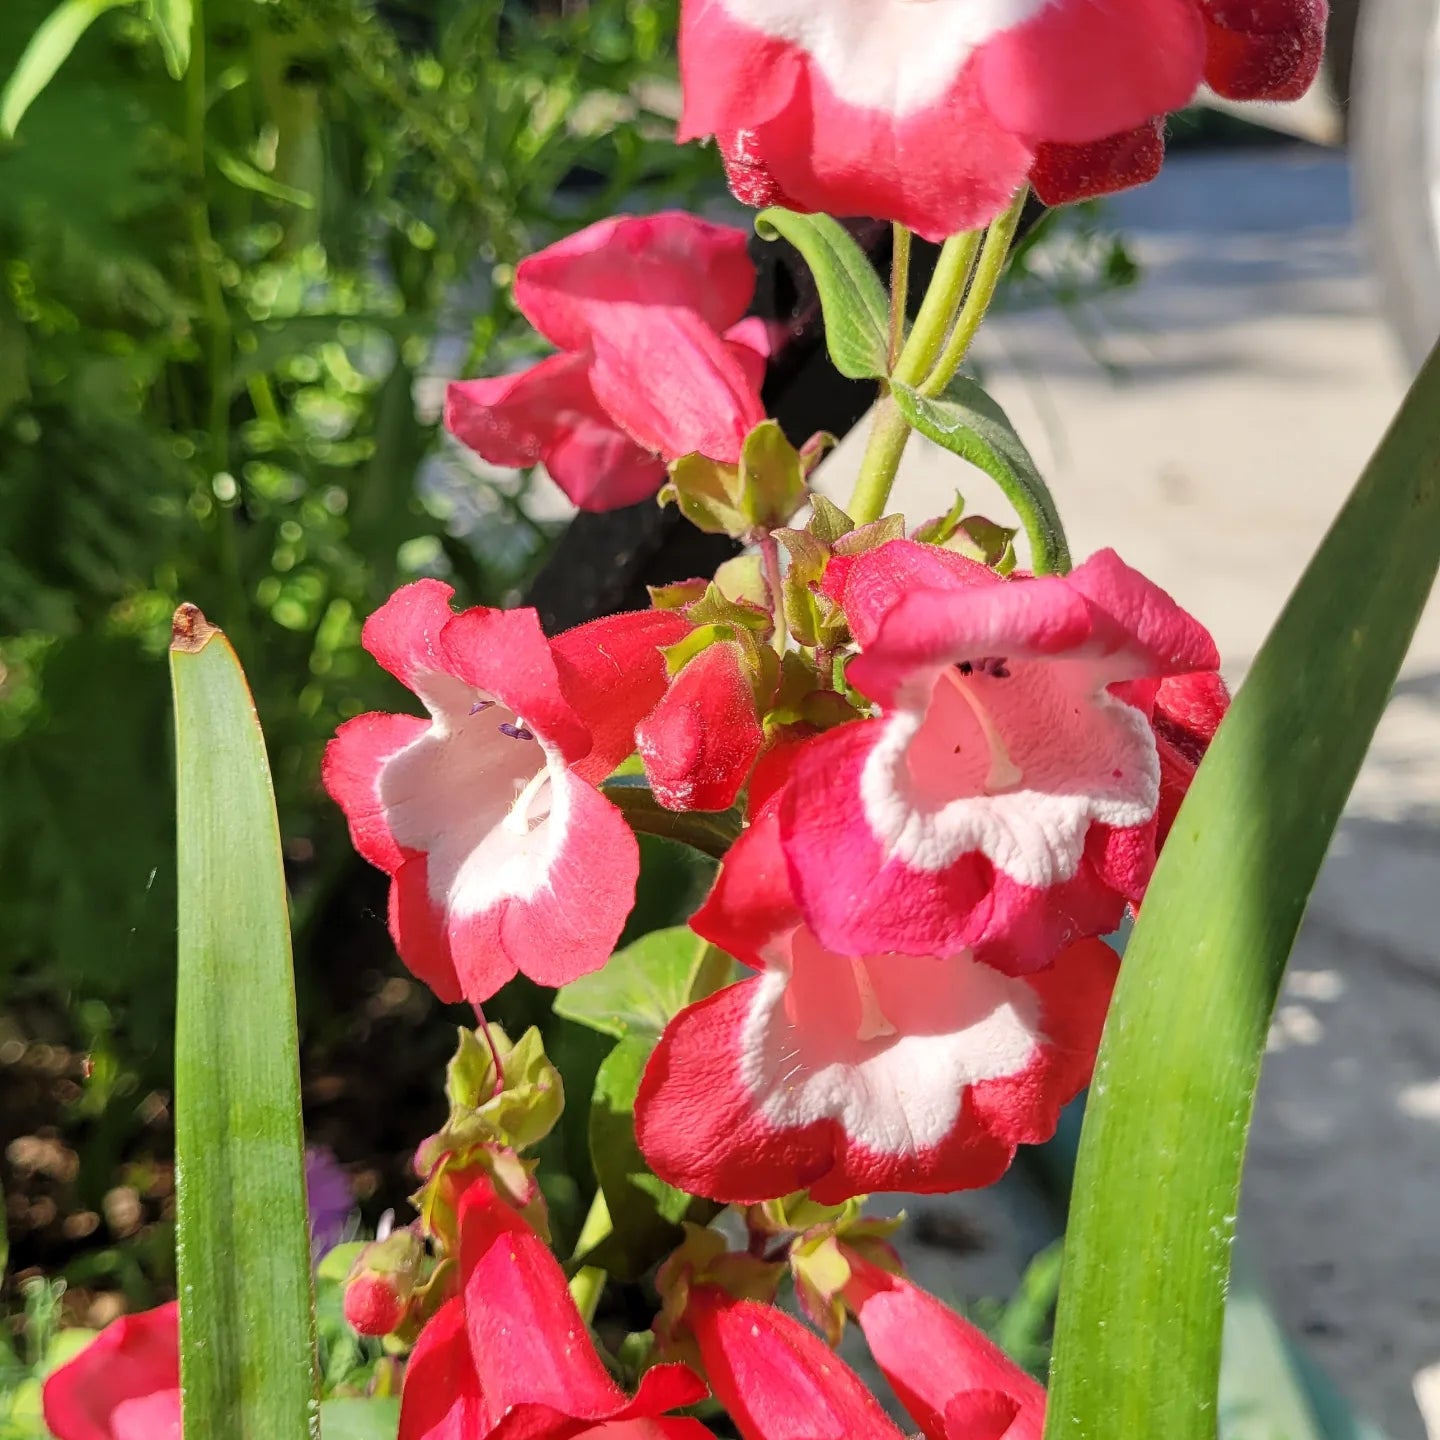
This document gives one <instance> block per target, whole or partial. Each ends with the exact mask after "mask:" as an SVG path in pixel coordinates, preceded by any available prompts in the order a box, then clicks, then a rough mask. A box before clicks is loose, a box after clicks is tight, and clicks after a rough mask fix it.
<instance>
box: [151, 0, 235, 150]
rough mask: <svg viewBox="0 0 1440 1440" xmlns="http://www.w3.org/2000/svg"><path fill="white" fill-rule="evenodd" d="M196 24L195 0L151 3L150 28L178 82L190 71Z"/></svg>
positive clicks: (152, 0) (171, 72) (166, 65)
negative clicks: (191, 45) (193, 29)
mask: <svg viewBox="0 0 1440 1440" xmlns="http://www.w3.org/2000/svg"><path fill="white" fill-rule="evenodd" d="M194 24H195V9H194V3H193V0H150V26H151V28H152V29H153V30H154V31H155V38H156V39H157V40H158V41H159V42H160V48H161V50H162V51H164V53H165V68H166V69H167V70H168V71H169V72H170V76H171V78H172V79H174V80H179V79H180V78H181V77H182V76H183V75H184V74H185V72H186V70H188V69H189V68H190V32H191V29H192V28H193V26H194ZM221 168H222V169H223V168H224V167H223V166H222V167H221Z"/></svg>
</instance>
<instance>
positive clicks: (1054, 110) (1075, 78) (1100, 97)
mask: <svg viewBox="0 0 1440 1440" xmlns="http://www.w3.org/2000/svg"><path fill="white" fill-rule="evenodd" d="M1204 63H1205V36H1204V31H1203V28H1202V26H1201V24H1200V17H1199V14H1198V13H1197V11H1196V8H1195V4H1194V0H1128V3H1127V4H1125V5H1124V6H1122V7H1117V6H1115V5H1112V4H1110V3H1108V0H1056V3H1054V4H1051V5H1047V6H1046V7H1045V8H1044V9H1042V10H1040V11H1039V12H1038V14H1036V15H1035V16H1034V18H1033V19H1031V20H1029V21H1028V23H1026V24H1022V25H1017V26H1015V27H1014V28H1013V29H1009V30H1006V31H1005V32H1004V33H1003V34H1000V35H997V36H996V37H995V38H994V39H993V40H991V41H990V42H989V43H988V44H986V45H984V46H982V47H981V49H980V50H979V51H978V52H977V54H976V57H975V67H976V73H977V78H978V82H979V85H980V88H981V92H982V93H983V95H984V97H985V105H986V107H987V108H988V109H989V111H990V113H991V114H992V115H993V116H994V117H995V121H996V123H998V124H999V125H1002V126H1004V127H1005V129H1007V130H1009V131H1011V132H1013V133H1015V134H1017V135H1030V136H1034V137H1035V138H1036V139H1038V140H1058V141H1062V142H1065V143H1068V144H1082V143H1084V142H1086V141H1092V140H1099V139H1102V138H1103V137H1104V136H1106V135H1113V134H1115V133H1117V132H1118V131H1121V130H1128V129H1131V128H1132V127H1133V126H1136V125H1139V124H1141V123H1142V122H1144V121H1146V120H1149V119H1150V118H1151V117H1152V116H1154V115H1162V114H1164V113H1165V112H1166V111H1169V110H1179V109H1180V108H1181V107H1183V106H1184V105H1186V104H1188V103H1189V101H1190V99H1191V97H1192V96H1193V95H1194V94H1195V90H1196V88H1197V87H1198V85H1199V83H1200V72H1201V69H1202V67H1203V65H1204Z"/></svg>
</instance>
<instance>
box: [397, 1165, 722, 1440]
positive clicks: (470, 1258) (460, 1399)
mask: <svg viewBox="0 0 1440 1440" xmlns="http://www.w3.org/2000/svg"><path fill="white" fill-rule="evenodd" d="M459 1227H460V1252H459V1256H458V1263H459V1286H460V1293H459V1294H458V1295H456V1296H454V1297H453V1298H451V1299H449V1300H447V1301H446V1302H445V1303H444V1304H443V1305H442V1306H441V1307H440V1309H439V1310H438V1311H437V1312H436V1314H435V1316H434V1318H433V1319H431V1320H430V1322H429V1323H428V1324H427V1325H426V1326H425V1328H424V1329H423V1330H422V1331H421V1332H420V1338H419V1341H418V1343H417V1344H416V1346H415V1351H414V1354H413V1355H412V1356H411V1358H410V1363H409V1366H408V1367H407V1373H406V1379H405V1390H404V1395H403V1397H402V1404H401V1410H400V1434H399V1440H488V1437H490V1436H492V1435H493V1436H501V1435H503V1436H506V1437H525V1440H571V1437H576V1436H580V1435H584V1434H587V1433H590V1432H593V1431H601V1432H603V1433H605V1434H607V1435H612V1436H614V1437H615V1440H623V1437H625V1436H630V1437H631V1440H706V1437H707V1436H708V1434H709V1432H708V1431H707V1430H706V1429H705V1427H704V1426H703V1425H701V1424H700V1422H699V1421H698V1420H691V1419H686V1418H684V1417H681V1416H673V1415H668V1414H667V1413H666V1412H667V1411H670V1410H674V1409H677V1408H679V1407H680V1406H684V1405H693V1404H695V1402H696V1401H698V1400H700V1399H703V1398H704V1395H705V1386H704V1384H703V1383H702V1382H701V1381H700V1379H699V1378H698V1377H697V1376H696V1375H695V1374H694V1373H693V1372H692V1371H690V1370H689V1369H687V1368H686V1367H685V1366H684V1365H673V1364H672V1365H656V1366H653V1367H651V1368H650V1369H649V1370H647V1371H646V1372H645V1374H644V1376H643V1377H642V1379H641V1382H640V1386H639V1389H638V1390H637V1391H636V1393H635V1395H634V1396H633V1397H631V1396H627V1395H626V1394H625V1392H624V1391H622V1390H621V1389H620V1387H619V1386H618V1385H617V1384H616V1383H615V1382H614V1380H612V1379H611V1378H610V1376H609V1375H608V1374H607V1373H606V1370H605V1366H604V1365H603V1364H602V1363H601V1360H600V1357H599V1355H597V1354H596V1353H595V1347H594V1346H593V1344H592V1343H591V1341H590V1336H589V1334H588V1333H587V1331H586V1329H585V1322H584V1320H583V1319H582V1318H581V1316H580V1312H579V1311H578V1310H577V1309H576V1307H575V1302H574V1301H573V1300H572V1299H571V1298H570V1292H569V1291H568V1290H567V1289H566V1287H565V1275H564V1272H563V1271H562V1270H561V1269H560V1265H559V1262H558V1261H557V1260H556V1259H555V1257H554V1256H553V1255H552V1254H551V1253H550V1251H549V1250H548V1249H547V1248H546V1247H545V1245H544V1243H543V1242H542V1241H541V1239H540V1238H539V1236H537V1235H536V1234H535V1232H534V1231H533V1230H531V1229H530V1227H529V1226H528V1225H527V1224H526V1223H525V1221H524V1220H522V1219H521V1218H520V1216H518V1215H517V1214H516V1213H515V1211H514V1210H512V1209H511V1208H510V1207H509V1206H508V1205H506V1204H505V1203H504V1202H503V1201H501V1200H499V1199H498V1198H497V1197H496V1195H495V1193H494V1191H493V1190H491V1188H490V1185H489V1183H488V1182H487V1181H485V1180H477V1181H476V1182H475V1183H474V1184H473V1185H472V1186H471V1187H470V1189H469V1190H467V1191H466V1193H465V1197H464V1199H463V1200H462V1201H461V1204H460V1219H459Z"/></svg>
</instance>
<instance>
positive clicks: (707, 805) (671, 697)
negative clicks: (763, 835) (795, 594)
mask: <svg viewBox="0 0 1440 1440" xmlns="http://www.w3.org/2000/svg"><path fill="white" fill-rule="evenodd" d="M635 739H636V743H637V745H638V746H639V750H640V756H641V758H642V759H643V760H644V762H645V774H646V775H647V776H648V778H649V780H650V787H651V789H652V790H653V791H654V792H655V798H656V799H657V800H659V802H660V803H661V804H662V805H665V806H668V807H669V808H670V809H671V810H724V809H726V808H728V807H729V806H731V805H733V804H734V803H735V797H736V796H737V795H738V794H739V793H740V789H741V787H742V786H743V785H744V784H745V779H746V777H747V776H748V775H749V774H750V767H751V766H752V765H753V764H754V763H755V759H756V757H757V756H758V755H759V754H760V749H761V746H762V745H764V743H765V734H764V732H763V731H762V730H761V728H760V719H759V716H758V715H757V714H756V712H755V692H754V690H753V689H752V688H751V685H750V677H749V675H748V673H747V672H746V669H745V665H744V661H743V660H742V658H741V655H740V647H739V645H738V644H735V643H733V642H730V641H723V640H722V641H718V642H716V643H715V644H713V645H710V646H708V647H707V648H706V649H704V650H702V651H701V652H700V654H699V655H697V656H696V657H695V658H694V659H693V660H691V661H690V662H689V663H688V664H687V665H686V666H685V668H684V669H683V670H681V672H680V673H679V674H678V675H677V676H676V677H675V678H674V679H673V680H672V681H671V682H670V687H669V689H667V690H666V691H665V694H664V697H663V698H662V699H661V700H660V702H659V704H658V705H656V707H655V708H654V710H652V711H651V712H650V714H649V715H648V716H646V718H645V719H644V720H643V721H641V723H640V725H639V728H638V729H637V730H636V732H635Z"/></svg>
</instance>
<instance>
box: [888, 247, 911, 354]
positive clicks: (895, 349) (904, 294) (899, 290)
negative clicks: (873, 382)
mask: <svg viewBox="0 0 1440 1440" xmlns="http://www.w3.org/2000/svg"><path fill="white" fill-rule="evenodd" d="M893 229H894V234H895V238H894V244H893V248H892V250H891V255H890V368H891V370H894V368H895V362H896V361H897V360H899V358H900V347H901V346H902V345H903V344H904V343H905V307H906V305H907V304H908V303H909V299H910V232H909V230H907V229H906V228H905V226H903V225H901V224H900V223H899V222H898V221H897V222H896V224H895V225H894V227H893Z"/></svg>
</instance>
